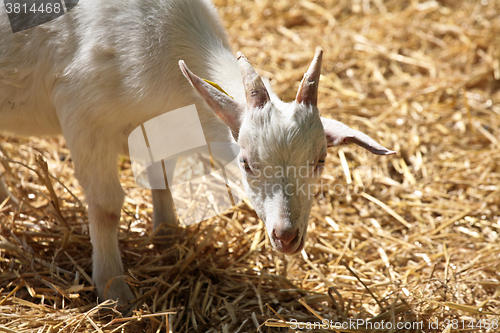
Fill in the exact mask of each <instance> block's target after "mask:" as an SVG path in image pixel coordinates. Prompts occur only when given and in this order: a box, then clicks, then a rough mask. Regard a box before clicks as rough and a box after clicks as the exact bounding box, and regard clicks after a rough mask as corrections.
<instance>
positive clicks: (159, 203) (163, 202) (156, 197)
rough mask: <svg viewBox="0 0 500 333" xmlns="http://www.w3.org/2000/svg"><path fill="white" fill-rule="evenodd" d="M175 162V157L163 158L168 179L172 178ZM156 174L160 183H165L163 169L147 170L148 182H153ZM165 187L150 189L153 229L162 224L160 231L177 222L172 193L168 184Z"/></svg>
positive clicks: (164, 230)
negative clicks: (162, 188)
mask: <svg viewBox="0 0 500 333" xmlns="http://www.w3.org/2000/svg"><path fill="white" fill-rule="evenodd" d="M176 163H177V158H175V159H169V160H164V166H165V172H166V174H167V175H168V179H173V175H174V169H175V164H176ZM156 171H159V172H156ZM157 175H158V176H160V178H162V179H161V180H160V183H167V182H166V181H165V179H164V174H163V170H155V171H154V172H149V173H148V177H149V181H150V183H153V182H155V180H156V178H157ZM165 187H166V189H164V190H151V195H152V197H153V230H157V229H158V228H160V227H161V226H163V228H164V229H163V231H162V232H166V231H167V230H168V228H169V227H170V226H176V225H178V224H179V220H178V218H177V213H176V211H175V205H174V200H173V198H172V193H171V191H170V189H169V188H168V186H165Z"/></svg>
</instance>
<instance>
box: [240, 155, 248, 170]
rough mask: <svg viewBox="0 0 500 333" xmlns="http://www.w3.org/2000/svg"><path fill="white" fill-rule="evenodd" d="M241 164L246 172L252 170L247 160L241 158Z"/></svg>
mask: <svg viewBox="0 0 500 333" xmlns="http://www.w3.org/2000/svg"><path fill="white" fill-rule="evenodd" d="M240 164H241V166H242V167H243V169H245V171H250V170H251V168H250V165H248V162H247V160H246V159H244V158H240Z"/></svg>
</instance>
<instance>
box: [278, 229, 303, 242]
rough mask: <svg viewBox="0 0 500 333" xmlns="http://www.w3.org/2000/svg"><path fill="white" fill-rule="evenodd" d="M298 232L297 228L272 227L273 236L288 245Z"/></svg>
mask: <svg viewBox="0 0 500 333" xmlns="http://www.w3.org/2000/svg"><path fill="white" fill-rule="evenodd" d="M298 233H299V230H298V229H294V230H292V229H281V230H276V229H274V236H275V237H276V238H277V239H278V240H280V241H281V243H283V245H288V244H290V243H292V242H293V240H294V239H295V238H297V234H298Z"/></svg>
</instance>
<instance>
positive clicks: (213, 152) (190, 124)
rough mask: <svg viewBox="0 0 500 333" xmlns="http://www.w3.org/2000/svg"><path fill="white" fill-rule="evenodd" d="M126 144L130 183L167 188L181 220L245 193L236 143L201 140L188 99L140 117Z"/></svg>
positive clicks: (195, 218)
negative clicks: (182, 104)
mask: <svg viewBox="0 0 500 333" xmlns="http://www.w3.org/2000/svg"><path fill="white" fill-rule="evenodd" d="M128 145H129V155H130V161H131V164H132V171H133V174H134V178H135V181H136V183H137V184H138V185H139V186H141V187H143V188H147V189H156V190H165V189H167V188H168V189H170V191H171V193H172V198H173V200H174V205H175V209H176V212H177V216H178V217H179V220H180V222H181V223H182V224H184V225H189V224H193V223H196V222H201V221H203V220H206V219H208V218H211V217H214V216H216V215H219V214H221V213H223V212H224V211H226V210H228V209H229V208H231V207H232V206H234V205H235V204H237V203H239V202H240V201H241V200H242V199H243V198H244V197H245V193H244V191H243V190H242V184H241V172H240V170H239V166H238V159H237V157H238V154H239V147H238V145H237V144H235V143H231V142H209V143H207V142H206V140H205V135H204V133H203V128H202V125H201V122H200V118H199V116H198V112H197V110H196V106H195V105H194V104H193V105H189V106H186V107H183V108H180V109H176V110H174V111H170V112H167V113H164V114H162V115H159V116H157V117H155V118H153V119H150V120H148V121H146V122H145V123H144V124H142V125H141V126H138V127H137V128H135V129H134V130H133V131H132V133H130V135H129V137H128Z"/></svg>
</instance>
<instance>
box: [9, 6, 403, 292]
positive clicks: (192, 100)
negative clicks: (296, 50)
mask: <svg viewBox="0 0 500 333" xmlns="http://www.w3.org/2000/svg"><path fill="white" fill-rule="evenodd" d="M321 56H322V52H321V51H319V52H317V53H316V56H315V58H314V60H313V62H312V64H311V66H310V68H309V71H308V72H307V73H306V75H305V76H304V79H303V81H302V83H301V85H300V88H299V90H298V93H297V97H296V100H295V102H293V103H284V102H282V101H280V100H279V98H278V97H277V96H276V95H275V94H274V93H273V92H272V91H271V90H270V88H269V87H266V86H265V85H264V84H263V82H262V80H261V79H260V78H259V76H258V75H257V74H256V72H255V71H254V69H253V68H252V66H251V65H250V63H249V62H248V61H247V59H246V58H245V57H244V56H243V55H242V54H241V53H239V54H238V58H237V60H236V58H235V57H234V56H233V54H232V53H231V51H230V47H229V45H228V42H227V38H226V34H225V31H224V29H223V27H222V26H221V24H220V22H219V20H218V18H217V14H216V11H215V9H214V7H213V5H212V4H211V3H210V2H209V0H190V1H186V0H146V1H143V0H125V1H123V0H121V1H118V0H94V1H90V0H81V1H80V2H79V4H78V6H76V7H75V8H74V9H73V10H71V11H70V12H68V13H67V14H65V15H63V16H61V17H60V18H58V19H56V20H54V21H51V22H49V23H46V24H43V25H41V26H38V27H35V28H32V29H29V30H26V31H22V32H19V33H12V31H11V28H10V26H9V21H8V18H7V15H6V12H5V10H4V9H3V8H0V131H10V132H13V133H16V134H20V135H56V134H60V133H62V134H63V135H64V138H65V139H66V143H67V145H68V147H69V149H70V150H71V155H72V159H73V163H74V166H75V176H76V177H77V179H78V181H79V183H80V184H81V186H82V187H83V189H84V191H85V194H86V198H87V204H88V213H89V223H90V239H91V242H92V245H93V279H94V281H95V285H96V287H97V291H98V295H99V297H100V298H101V299H103V298H111V299H116V298H119V299H120V300H121V301H122V302H123V301H127V300H132V299H134V295H133V294H132V292H131V291H130V289H129V287H128V285H127V284H126V283H125V282H124V281H123V280H121V279H119V278H116V277H117V276H120V275H123V265H122V261H121V257H120V251H119V248H118V238H117V227H118V223H119V220H120V210H121V207H122V204H123V200H124V192H123V189H122V187H121V185H120V182H119V180H118V173H117V167H116V163H117V156H118V155H119V154H126V153H127V152H128V151H127V138H128V135H129V133H130V132H131V131H132V130H133V129H134V128H136V127H137V126H139V125H141V124H142V123H144V122H145V121H147V120H148V119H151V118H153V117H155V116H158V115H160V114H163V113H165V112H167V111H170V110H174V109H178V108H180V107H183V106H187V105H191V104H196V108H197V110H198V113H199V115H200V119H201V121H202V126H203V128H204V130H205V136H206V141H207V142H215V141H231V140H235V141H236V142H237V144H238V145H239V147H240V148H241V152H240V156H239V158H240V163H241V172H242V175H243V183H244V186H245V190H246V192H247V194H248V196H249V198H250V200H251V202H252V204H253V205H254V207H255V210H256V212H257V214H258V215H259V217H260V218H261V219H262V221H264V222H265V224H266V227H267V230H268V234H269V238H270V240H271V243H272V245H273V246H274V248H275V249H277V250H278V251H280V252H284V253H296V252H298V251H300V250H301V249H302V248H303V246H304V240H305V237H306V232H307V220H308V217H309V213H310V209H311V202H312V198H311V196H310V195H307V194H305V193H303V192H301V191H299V190H297V189H298V187H300V186H301V185H303V184H312V183H315V182H316V181H317V180H318V178H319V176H320V171H321V169H322V167H323V166H324V160H325V157H326V154H327V147H329V146H334V145H339V144H347V143H349V142H354V143H356V144H358V145H360V146H362V147H364V148H366V149H368V150H370V151H372V152H373V153H376V154H392V153H394V152H392V151H389V150H387V149H386V148H383V147H382V146H380V145H379V144H377V143H376V142H375V141H373V140H372V139H370V138H369V137H368V136H366V135H365V134H362V133H360V132H358V131H355V130H352V129H350V128H349V127H347V126H345V125H343V124H342V123H339V122H337V121H334V120H328V119H324V118H320V115H319V111H318V109H317V107H316V104H317V103H316V102H317V88H318V81H319V76H320V67H321ZM187 65H189V67H190V69H191V70H192V71H193V72H191V71H190V70H189V69H188V67H187ZM178 66H180V68H181V70H182V71H181V70H179V67H178ZM240 70H241V74H240ZM193 73H196V74H197V75H199V76H200V77H202V78H206V79H208V80H210V81H213V82H216V83H218V84H220V86H221V87H222V88H223V89H224V90H225V91H226V92H227V93H228V94H229V95H231V96H232V97H234V99H232V98H231V97H229V96H228V95H226V94H224V93H222V92H221V91H219V90H218V89H216V88H214V87H213V86H212V85H210V84H208V83H206V82H205V81H203V80H201V79H200V77H198V76H197V75H195V74H193ZM182 74H184V76H185V77H186V78H187V79H188V80H187V81H186V80H185V79H184V78H183V77H182ZM188 82H189V83H190V84H191V85H189V83H188ZM191 86H192V87H194V89H193V88H192V87H191ZM200 97H201V98H200ZM233 142H234V141H233ZM165 144H167V145H168V144H169V143H168V142H165ZM303 166H306V167H310V169H311V170H316V171H317V172H312V171H311V170H310V172H309V173H308V174H307V175H305V176H303V177H300V176H298V175H291V174H283V175H281V176H276V175H275V174H272V176H271V177H268V175H269V173H267V174H266V175H264V174H263V173H261V172H260V171H262V170H263V169H264V168H265V167H271V168H282V169H285V170H288V169H287V168H289V167H294V168H297V169H298V168H300V167H303ZM1 188H2V187H0V189H1ZM3 192H5V189H4V191H3ZM4 195H6V194H5V193H4ZM153 205H154V216H153V220H154V226H155V228H156V227H158V226H159V224H160V223H167V224H175V223H177V216H176V213H175V209H174V207H173V202H172V197H171V194H170V192H169V191H168V190H153ZM112 279H114V280H113V281H112V282H111V283H110V284H109V286H108V287H109V288H108V289H107V290H106V285H107V284H108V282H110V280H112Z"/></svg>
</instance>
